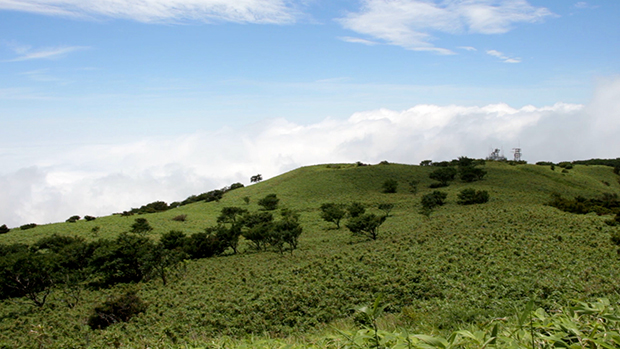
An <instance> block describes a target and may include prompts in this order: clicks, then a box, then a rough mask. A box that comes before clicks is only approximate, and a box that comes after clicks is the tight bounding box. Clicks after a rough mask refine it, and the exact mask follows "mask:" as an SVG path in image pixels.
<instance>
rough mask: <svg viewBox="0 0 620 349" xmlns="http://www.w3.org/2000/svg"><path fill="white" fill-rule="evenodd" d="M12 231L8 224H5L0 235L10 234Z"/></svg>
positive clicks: (1, 227) (0, 230) (0, 228)
mask: <svg viewBox="0 0 620 349" xmlns="http://www.w3.org/2000/svg"><path fill="white" fill-rule="evenodd" d="M10 231H11V229H9V228H8V227H7V226H6V224H3V225H2V226H0V234H6V233H8V232H10Z"/></svg>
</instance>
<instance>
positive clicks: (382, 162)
mask: <svg viewBox="0 0 620 349" xmlns="http://www.w3.org/2000/svg"><path fill="white" fill-rule="evenodd" d="M389 164H390V163H389V161H387V160H383V161H381V162H380V163H379V165H389Z"/></svg>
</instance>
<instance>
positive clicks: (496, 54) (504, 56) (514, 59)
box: [487, 50, 521, 63]
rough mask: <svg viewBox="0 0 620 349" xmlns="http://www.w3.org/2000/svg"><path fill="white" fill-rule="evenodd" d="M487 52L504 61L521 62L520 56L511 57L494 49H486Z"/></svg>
mask: <svg viewBox="0 0 620 349" xmlns="http://www.w3.org/2000/svg"><path fill="white" fill-rule="evenodd" d="M487 54H488V55H489V56H493V57H497V58H499V59H501V60H502V61H504V63H521V58H511V57H508V56H506V55H505V54H503V53H502V52H499V51H496V50H487Z"/></svg>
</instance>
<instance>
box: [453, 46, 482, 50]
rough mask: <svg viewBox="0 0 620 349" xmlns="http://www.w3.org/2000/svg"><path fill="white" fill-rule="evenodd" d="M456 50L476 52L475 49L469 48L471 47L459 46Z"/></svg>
mask: <svg viewBox="0 0 620 349" xmlns="http://www.w3.org/2000/svg"><path fill="white" fill-rule="evenodd" d="M457 48H460V49H461V50H465V51H478V50H476V48H475V47H471V46H459V47H457Z"/></svg>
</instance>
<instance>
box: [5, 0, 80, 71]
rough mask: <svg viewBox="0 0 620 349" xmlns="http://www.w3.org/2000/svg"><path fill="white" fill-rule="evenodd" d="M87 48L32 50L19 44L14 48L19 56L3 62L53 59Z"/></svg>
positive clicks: (66, 47)
mask: <svg viewBox="0 0 620 349" xmlns="http://www.w3.org/2000/svg"><path fill="white" fill-rule="evenodd" d="M0 1H1V0H0ZM88 48H89V47H85V46H61V47H49V48H44V49H40V50H36V51H32V50H31V48H30V46H21V47H19V48H18V49H15V50H14V51H15V53H17V54H19V55H20V56H19V57H17V58H13V59H10V60H6V61H5V62H20V61H29V60H33V59H54V58H59V57H63V56H65V55H67V54H69V53H71V52H75V51H81V50H86V49H88Z"/></svg>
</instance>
